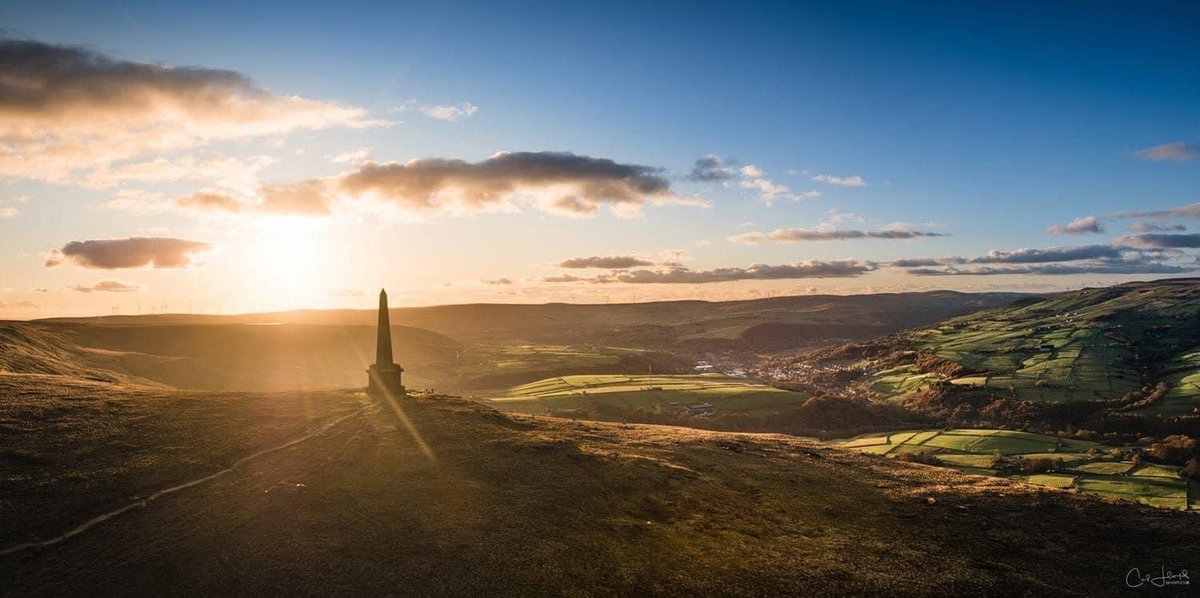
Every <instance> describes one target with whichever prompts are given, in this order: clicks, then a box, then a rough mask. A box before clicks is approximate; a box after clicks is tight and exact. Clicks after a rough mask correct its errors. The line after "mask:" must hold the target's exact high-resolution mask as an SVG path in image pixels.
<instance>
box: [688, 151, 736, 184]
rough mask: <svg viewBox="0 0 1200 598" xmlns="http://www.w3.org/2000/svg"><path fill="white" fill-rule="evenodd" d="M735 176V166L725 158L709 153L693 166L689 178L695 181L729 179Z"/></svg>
mask: <svg viewBox="0 0 1200 598" xmlns="http://www.w3.org/2000/svg"><path fill="white" fill-rule="evenodd" d="M733 177H734V170H733V167H732V166H730V164H729V163H728V162H726V161H725V159H724V158H722V157H721V156H718V155H716V154H708V155H707V156H704V157H703V158H700V159H699V160H696V163H695V164H694V165H693V166H692V172H691V174H689V175H688V179H691V180H693V181H727V180H729V179H732V178H733Z"/></svg>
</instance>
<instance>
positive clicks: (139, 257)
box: [45, 237, 213, 270]
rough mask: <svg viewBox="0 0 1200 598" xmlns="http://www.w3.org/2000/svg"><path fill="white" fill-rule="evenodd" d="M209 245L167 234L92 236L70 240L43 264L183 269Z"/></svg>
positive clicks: (52, 265)
mask: <svg viewBox="0 0 1200 598" xmlns="http://www.w3.org/2000/svg"><path fill="white" fill-rule="evenodd" d="M212 249H213V246H212V245H211V244H209V243H203V242H200V241H187V240H184V239H172V238H167V237H130V238H128V239H95V240H90V241H71V242H70V243H67V244H66V245H63V246H62V248H61V249H55V250H54V251H51V252H50V254H49V255H47V256H46V261H45V266H46V267H48V268H49V267H54V266H58V265H61V264H64V263H67V262H70V263H73V264H76V265H78V266H82V267H84V268H96V269H101V270H116V269H120V268H142V267H146V266H152V267H154V268H187V267H190V266H193V265H196V264H197V260H198V259H199V258H200V257H201V256H202V255H203V254H206V253H208V252H210V251H212Z"/></svg>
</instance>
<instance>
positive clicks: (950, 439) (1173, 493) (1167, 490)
mask: <svg viewBox="0 0 1200 598" xmlns="http://www.w3.org/2000/svg"><path fill="white" fill-rule="evenodd" d="M835 444H836V445H837V446H840V447H842V448H848V449H853V450H857V451H863V452H868V453H874V454H877V455H885V456H888V457H895V456H897V455H900V454H903V453H926V454H931V455H934V456H936V457H937V458H938V459H939V460H940V461H941V462H942V464H943V465H945V466H947V467H952V468H954V469H958V470H960V471H964V472H966V473H975V474H983V475H997V476H1003V477H1007V478H1008V479H1011V480H1016V481H1019V482H1025V483H1028V484H1037V485H1041V486H1049V487H1052V488H1063V489H1074V490H1077V491H1079V492H1084V493H1088V494H1099V495H1102V496H1108V497H1111V498H1119V499H1122V500H1128V501H1134V502H1140V503H1144V504H1148V505H1153V506H1156V507H1163V508H1168V509H1177V510H1189V509H1190V508H1191V507H1192V505H1189V503H1188V497H1189V492H1188V484H1187V481H1186V480H1185V479H1184V478H1182V477H1180V476H1179V468H1178V467H1173V466H1169V465H1160V464H1155V463H1141V464H1137V465H1135V464H1134V463H1133V462H1131V461H1120V460H1117V459H1115V458H1114V457H1111V456H1109V454H1108V453H1107V450H1108V449H1111V448H1112V447H1107V446H1104V445H1101V444H1097V443H1094V442H1085V441H1081V440H1071V439H1063V438H1058V437H1055V436H1047V435H1044V434H1032V433H1029V432H1016V431H1011V430H970V429H958V430H909V431H905V432H894V433H891V434H872V435H868V436H860V437H857V438H852V439H850V440H844V441H841V442H836V443H835ZM997 453H999V454H1001V455H1004V456H1006V457H1013V456H1021V457H1023V458H1025V459H1032V458H1051V459H1062V460H1063V467H1062V469H1061V471H1055V472H1052V473H1032V474H1016V473H1008V474H1006V473H1004V472H1001V471H997V470H995V469H992V467H993V461H994V455H995V454H997ZM1194 502H1195V500H1194V499H1193V503H1194Z"/></svg>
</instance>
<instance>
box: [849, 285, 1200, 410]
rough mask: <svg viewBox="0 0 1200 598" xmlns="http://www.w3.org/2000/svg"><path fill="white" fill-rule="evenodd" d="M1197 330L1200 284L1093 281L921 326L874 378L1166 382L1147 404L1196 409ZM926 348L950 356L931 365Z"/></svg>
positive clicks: (887, 390)
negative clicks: (1099, 284)
mask: <svg viewBox="0 0 1200 598" xmlns="http://www.w3.org/2000/svg"><path fill="white" fill-rule="evenodd" d="M1198 331H1200V285H1196V284H1183V283H1180V284H1167V283H1162V284H1146V285H1139V284H1131V285H1123V286H1120V287H1111V288H1103V289H1085V290H1082V291H1078V292H1075V293H1067V294H1064V295H1062V296H1058V297H1053V298H1050V299H1046V300H1044V301H1038V302H1035V303H1032V304H1029V305H1024V306H1019V307H1013V308H1007V309H1000V310H994V311H990V312H984V313H982V314H977V315H972V316H965V317H962V318H957V319H953V320H948V321H946V322H943V323H942V324H940V325H938V326H936V327H933V328H927V329H923V330H919V331H915V332H912V333H910V334H908V335H907V336H906V344H907V348H908V349H910V350H909V351H908V352H906V353H904V354H903V355H904V356H906V357H907V358H906V359H897V360H894V361H892V362H891V363H890V364H889V363H887V360H885V362H884V363H882V364H881V365H882V366H883V368H884V369H882V370H880V369H878V366H876V367H875V368H874V369H875V370H876V371H875V372H874V373H873V374H872V375H871V376H870V378H869V379H868V382H867V387H868V389H869V390H870V391H871V392H872V393H873V394H875V395H876V396H882V397H899V396H903V395H907V394H911V393H914V392H917V391H920V390H922V389H925V388H927V387H929V386H930V385H933V384H943V383H948V384H951V385H954V386H959V387H970V388H977V389H985V390H986V391H988V392H989V393H990V394H993V395H995V396H997V397H1001V398H1006V399H1011V400H1018V401H1031V402H1034V403H1062V402H1067V401H1087V400H1117V399H1121V398H1122V397H1125V396H1127V395H1128V393H1130V392H1132V391H1137V390H1139V389H1142V388H1145V387H1148V386H1149V387H1153V386H1154V385H1156V384H1158V383H1160V382H1161V383H1163V384H1165V385H1166V388H1167V392H1166V393H1165V394H1163V395H1162V396H1161V397H1159V398H1157V399H1156V400H1154V401H1150V402H1148V403H1147V404H1144V405H1139V406H1138V408H1139V409H1142V410H1144V412H1145V413H1154V414H1159V415H1183V414H1190V413H1192V412H1193V410H1194V409H1195V408H1197V407H1198V406H1200V350H1197V346H1196V343H1197V340H1198V338H1200V337H1198V335H1197V332H1198ZM918 355H921V356H927V358H928V357H934V358H936V359H938V360H942V363H943V366H942V367H936V368H931V367H928V363H927V364H926V366H925V367H922V366H921V363H920V361H918V360H916V359H915V357H916V356H918ZM914 361H916V363H914ZM889 365H890V367H889Z"/></svg>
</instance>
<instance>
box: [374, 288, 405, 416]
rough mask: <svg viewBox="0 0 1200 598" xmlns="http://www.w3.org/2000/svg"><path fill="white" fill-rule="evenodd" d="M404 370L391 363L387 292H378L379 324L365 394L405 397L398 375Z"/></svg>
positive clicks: (390, 326)
mask: <svg viewBox="0 0 1200 598" xmlns="http://www.w3.org/2000/svg"><path fill="white" fill-rule="evenodd" d="M403 371H404V368H402V367H400V364H398V363H393V362H392V325H391V321H390V319H389V318H388V303H387V292H386V291H384V290H383V289H380V290H379V324H378V329H377V330H376V332H375V363H373V364H371V367H369V368H367V394H368V395H371V396H373V397H384V398H387V397H391V398H400V397H403V396H405V395H406V393H405V391H404V385H403V384H402V383H401V382H400V374H401V372H403Z"/></svg>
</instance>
